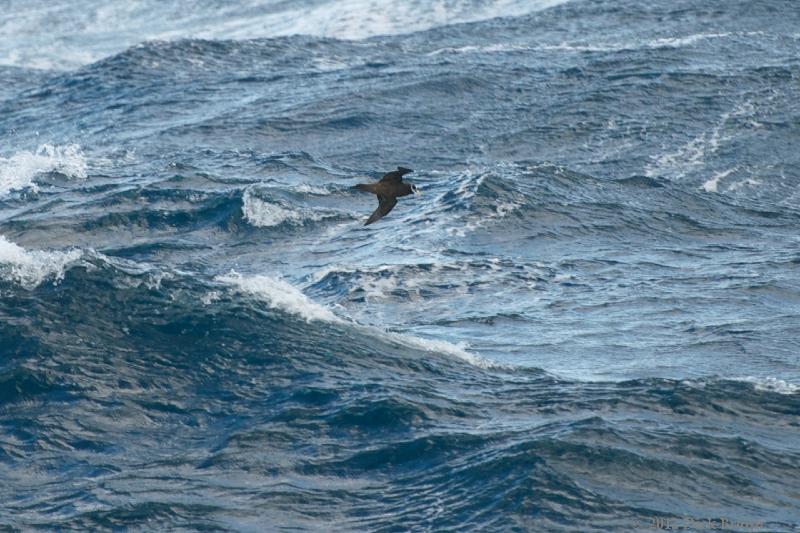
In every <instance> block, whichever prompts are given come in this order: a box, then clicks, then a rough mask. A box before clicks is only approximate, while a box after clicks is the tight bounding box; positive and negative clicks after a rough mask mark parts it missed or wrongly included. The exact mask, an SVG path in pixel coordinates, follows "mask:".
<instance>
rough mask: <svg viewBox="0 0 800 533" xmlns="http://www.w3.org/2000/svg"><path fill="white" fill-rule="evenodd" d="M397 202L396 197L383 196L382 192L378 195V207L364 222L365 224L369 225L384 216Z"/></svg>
mask: <svg viewBox="0 0 800 533" xmlns="http://www.w3.org/2000/svg"><path fill="white" fill-rule="evenodd" d="M396 204H397V198H393V197H388V196H383V195H382V194H379V195H378V209H376V210H375V211H374V212H373V213H372V214H371V215H370V217H369V219H367V221H366V222H365V223H364V225H365V226H369V225H370V224H372V223H373V222H375V221H376V220H378V219H379V218H381V217H383V216H385V215H386V214H387V213H388V212H389V211H391V210H392V208H393V207H394V206H395V205H396Z"/></svg>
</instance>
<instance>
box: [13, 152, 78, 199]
mask: <svg viewBox="0 0 800 533" xmlns="http://www.w3.org/2000/svg"><path fill="white" fill-rule="evenodd" d="M86 167H87V162H86V156H84V154H83V152H82V151H81V148H80V146H78V145H77V144H69V145H66V146H54V145H52V144H43V145H41V146H39V147H38V148H37V149H36V150H34V151H33V152H29V151H27V150H22V151H19V152H17V153H15V154H14V155H12V156H11V157H9V158H3V157H0V194H5V193H8V192H11V191H16V190H20V189H24V188H26V187H30V188H33V189H34V190H35V189H36V184H35V183H34V181H33V179H34V178H35V177H36V176H37V175H38V174H43V173H46V172H60V173H62V174H64V175H65V176H67V177H70V178H79V179H83V178H86Z"/></svg>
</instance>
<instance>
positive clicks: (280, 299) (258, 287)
mask: <svg viewBox="0 0 800 533" xmlns="http://www.w3.org/2000/svg"><path fill="white" fill-rule="evenodd" d="M215 279H216V280H217V281H220V282H222V283H227V284H229V285H234V286H236V287H237V288H238V289H239V290H241V291H242V292H245V293H248V294H252V295H254V296H258V297H260V298H261V299H263V300H264V301H266V302H267V304H269V306H270V307H271V308H273V309H280V310H282V311H286V312H287V313H291V314H294V315H298V316H300V317H302V318H304V319H305V320H306V321H307V322H310V321H312V320H322V321H324V322H334V323H338V322H342V319H341V318H339V317H337V316H336V315H334V314H333V313H332V312H331V310H330V309H328V308H327V307H325V306H323V305H320V304H318V303H316V302H314V301H312V300H311V299H309V298H308V297H307V296H306V295H305V294H303V293H302V292H301V291H300V289H298V288H297V287H295V286H293V285H291V284H290V283H287V282H286V281H283V280H282V279H277V278H272V277H269V276H264V275H257V276H243V275H242V274H240V273H238V272H236V271H235V270H231V271H230V272H229V273H227V274H225V275H222V276H217V277H216V278H215Z"/></svg>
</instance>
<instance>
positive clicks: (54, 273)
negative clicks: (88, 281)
mask: <svg viewBox="0 0 800 533" xmlns="http://www.w3.org/2000/svg"><path fill="white" fill-rule="evenodd" d="M82 255H83V253H82V252H81V251H80V250H69V251H66V252H58V251H54V252H47V251H41V250H34V251H28V250H25V249H24V248H22V247H21V246H18V245H17V244H15V243H13V242H11V241H8V240H7V239H6V238H5V237H3V236H2V235H0V278H2V279H5V280H7V281H12V282H15V283H18V284H20V285H22V286H23V287H25V288H27V289H32V288H35V287H37V286H38V285H39V284H41V283H42V282H43V281H45V280H47V279H51V280H53V282H59V281H61V280H62V279H63V278H64V272H65V269H66V267H67V266H68V265H69V264H70V263H73V262H75V261H77V260H78V259H80V258H81V256H82Z"/></svg>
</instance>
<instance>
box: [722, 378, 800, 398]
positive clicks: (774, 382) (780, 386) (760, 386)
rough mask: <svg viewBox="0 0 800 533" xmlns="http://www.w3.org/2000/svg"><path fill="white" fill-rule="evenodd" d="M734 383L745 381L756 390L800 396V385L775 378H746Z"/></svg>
mask: <svg viewBox="0 0 800 533" xmlns="http://www.w3.org/2000/svg"><path fill="white" fill-rule="evenodd" d="M734 381H744V382H747V383H752V384H753V386H754V387H755V388H756V390H761V391H769V392H777V393H778V394H798V393H800V384H797V383H789V382H787V381H784V380H782V379H778V378H774V377H755V376H746V377H743V378H734Z"/></svg>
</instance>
